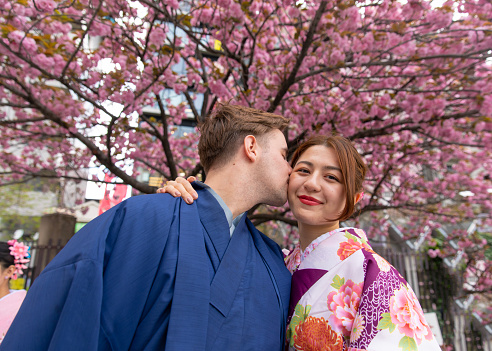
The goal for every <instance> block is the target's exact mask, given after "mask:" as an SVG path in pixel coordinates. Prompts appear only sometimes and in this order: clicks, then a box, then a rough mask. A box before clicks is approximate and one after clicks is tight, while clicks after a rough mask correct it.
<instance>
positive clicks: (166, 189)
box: [157, 177, 198, 204]
mask: <svg viewBox="0 0 492 351" xmlns="http://www.w3.org/2000/svg"><path fill="white" fill-rule="evenodd" d="M157 193H161V194H162V193H167V194H171V195H172V196H174V197H180V196H181V198H182V199H183V200H184V201H185V202H186V203H187V204H192V203H193V201H194V200H196V199H198V194H197V193H196V191H195V189H193V187H192V186H191V184H190V183H189V182H188V181H187V180H186V179H184V178H182V177H178V178H176V180H169V181H167V182H166V184H165V185H164V186H163V187H162V188H159V189H157Z"/></svg>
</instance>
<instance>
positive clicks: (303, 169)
mask: <svg viewBox="0 0 492 351" xmlns="http://www.w3.org/2000/svg"><path fill="white" fill-rule="evenodd" d="M296 172H298V173H309V170H307V169H306V168H299V169H298V170H297V171H296Z"/></svg>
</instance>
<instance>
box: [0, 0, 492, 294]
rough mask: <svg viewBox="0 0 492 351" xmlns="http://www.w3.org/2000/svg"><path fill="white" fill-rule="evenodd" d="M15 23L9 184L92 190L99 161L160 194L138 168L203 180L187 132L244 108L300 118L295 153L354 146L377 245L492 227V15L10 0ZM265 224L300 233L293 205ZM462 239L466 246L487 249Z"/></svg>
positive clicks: (286, 2) (350, 7)
mask: <svg viewBox="0 0 492 351" xmlns="http://www.w3.org/2000/svg"><path fill="white" fill-rule="evenodd" d="M0 11H1V13H2V16H1V19H0V29H1V36H2V39H1V40H0V55H1V58H0V60H1V61H0V103H1V105H2V110H1V113H0V144H1V150H0V169H1V171H2V173H1V182H2V183H3V184H12V183H18V182H23V181H26V180H28V179H32V178H34V177H57V178H69V179H77V178H83V176H82V175H81V176H80V177H78V176H77V174H81V173H78V172H79V171H80V170H82V169H84V168H86V167H87V166H88V165H89V164H90V163H91V162H92V163H94V164H95V165H97V166H103V167H104V168H106V169H107V171H108V172H110V173H112V174H113V175H115V176H117V177H119V179H121V180H122V181H123V182H124V183H126V184H129V185H131V186H132V187H133V188H134V189H136V190H138V191H139V192H141V193H152V192H154V191H155V187H152V186H150V185H149V184H148V183H147V182H143V181H141V180H139V178H138V170H139V169H146V170H151V171H152V172H153V173H154V174H159V175H161V176H162V177H163V178H165V179H174V178H175V177H176V176H177V175H178V174H180V173H186V174H197V173H200V172H202V169H201V167H200V164H199V160H198V157H197V154H196V147H195V145H196V141H197V138H198V136H197V134H196V133H189V134H188V135H186V136H184V135H183V136H180V137H176V136H175V135H173V133H174V132H175V131H176V130H177V126H179V125H180V124H181V123H182V122H183V121H186V120H190V119H191V120H193V121H195V122H197V121H201V120H203V119H205V118H207V115H208V114H209V113H210V111H211V110H212V109H213V108H214V106H216V104H217V102H220V101H231V100H232V101H234V102H235V103H239V104H243V105H247V106H252V107H256V108H260V109H264V110H268V111H271V112H276V113H279V114H283V115H285V116H287V117H289V118H291V121H292V122H291V125H290V127H289V129H288V131H287V133H286V137H287V139H288V142H289V146H290V148H291V150H294V149H295V147H296V145H297V143H298V142H299V141H301V140H303V139H304V138H305V137H306V136H308V135H311V134H316V133H334V132H336V133H339V134H341V135H344V136H345V137H347V138H349V139H351V140H352V141H353V142H354V144H355V145H356V147H357V148H358V149H359V151H360V152H361V154H362V155H363V156H364V158H365V160H366V162H367V164H368V166H369V174H368V177H367V181H366V185H365V187H366V188H365V190H366V195H365V197H364V199H363V200H362V202H361V205H360V209H359V212H358V214H361V215H362V217H364V218H366V220H365V222H366V223H370V224H371V226H372V228H371V230H370V233H371V234H372V235H377V234H379V233H384V232H385V230H386V228H387V226H388V221H387V220H386V219H387V218H388V216H389V217H391V218H398V219H399V222H398V223H399V225H400V226H401V227H402V231H404V232H405V234H406V235H408V238H417V237H419V236H423V238H424V239H425V240H431V237H432V230H429V228H430V229H434V228H437V227H439V226H441V225H442V224H443V223H447V224H455V223H462V222H466V221H471V220H474V219H476V218H477V216H481V228H490V226H491V224H492V223H491V216H490V213H491V208H492V201H491V197H492V196H491V193H490V189H491V188H492V184H491V180H490V174H491V170H492V158H491V150H492V123H491V118H492V63H491V56H492V17H491V16H492V4H491V3H490V1H488V0H448V1H446V2H439V3H438V2H437V1H427V0H407V1H405V0H404V1H400V0H330V1H328V0H326V1H320V0H312V1H311V0H305V1H297V2H296V1H292V0H268V1H264V0H249V1H247V0H245V1H240V0H215V1H214V0H189V1H177V0H139V1H115V0H107V1H102V0H73V1H68V0H66V1H64V0H60V1H54V0H22V1H21V0H15V1H13V0H0ZM178 66H180V67H181V69H177V67H178ZM149 107H151V110H152V111H153V112H152V113H149V112H148V110H149ZM176 134H177V133H176ZM249 215H250V218H251V219H252V220H253V221H254V222H255V223H256V224H261V223H265V222H268V221H272V220H274V221H275V220H276V221H277V222H276V223H277V224H273V225H274V226H275V225H278V223H286V224H287V225H292V226H295V221H294V220H293V218H292V217H290V214H289V212H288V209H287V208H264V207H255V208H254V209H252V210H251V211H250V213H249ZM359 218H360V217H359ZM289 228H290V227H289ZM449 234H450V239H455V240H456V241H457V242H460V243H461V244H460V245H461V246H460V247H462V248H469V247H471V246H476V245H482V242H483V240H484V238H483V237H481V236H480V235H466V234H465V235H463V234H462V232H461V231H456V232H452V233H449ZM285 240H286V242H285V243H286V244H288V243H289V240H291V236H286V239H285ZM450 241H451V240H450ZM487 245H489V246H490V242H489V244H487ZM487 245H486V246H487ZM481 247H483V245H482V246H481ZM432 250H433V251H432V254H436V255H437V254H439V255H442V256H452V255H455V254H456V253H457V252H458V251H460V249H459V248H458V249H457V248H453V246H450V245H447V246H446V245H444V246H442V247H439V248H436V249H432ZM485 250H486V248H484V249H483V250H479V249H478V250H474V251H473V260H474V262H482V261H483V262H486V263H487V264H486V265H485V269H481V272H482V273H481V275H480V279H479V281H478V283H477V285H476V286H475V287H474V289H480V288H485V287H489V289H490V286H491V284H490V283H491V282H492V273H491V267H490V260H487V259H486V258H485V256H484V255H485V254H484V252H485ZM460 252H461V254H462V255H464V256H465V258H466V255H467V253H468V252H471V251H470V250H468V251H467V250H461V251H460ZM480 255H481V256H480ZM475 266H476V267H475V268H477V267H478V266H480V267H482V268H483V265H481V264H480V265H479V264H476V265H475Z"/></svg>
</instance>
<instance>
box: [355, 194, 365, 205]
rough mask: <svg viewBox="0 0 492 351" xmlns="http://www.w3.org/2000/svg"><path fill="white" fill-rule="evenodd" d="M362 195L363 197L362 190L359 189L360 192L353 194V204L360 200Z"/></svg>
mask: <svg viewBox="0 0 492 351" xmlns="http://www.w3.org/2000/svg"><path fill="white" fill-rule="evenodd" d="M363 197H364V192H363V191H361V192H360V193H357V194H355V202H354V205H355V204H356V203H358V202H359V201H360V200H362V198H363Z"/></svg>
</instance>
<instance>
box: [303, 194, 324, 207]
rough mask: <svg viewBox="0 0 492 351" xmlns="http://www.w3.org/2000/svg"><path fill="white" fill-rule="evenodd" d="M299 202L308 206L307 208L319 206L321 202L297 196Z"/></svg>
mask: <svg viewBox="0 0 492 351" xmlns="http://www.w3.org/2000/svg"><path fill="white" fill-rule="evenodd" d="M299 201H301V202H302V203H303V204H304V205H309V206H316V205H320V204H321V201H319V200H318V199H315V198H314V197H311V196H306V195H301V196H299Z"/></svg>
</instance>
